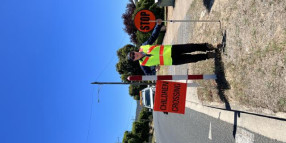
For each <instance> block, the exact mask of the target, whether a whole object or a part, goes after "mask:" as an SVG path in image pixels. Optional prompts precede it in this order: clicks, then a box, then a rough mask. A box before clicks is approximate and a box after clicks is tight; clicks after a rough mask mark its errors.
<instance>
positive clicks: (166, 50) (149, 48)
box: [139, 45, 172, 66]
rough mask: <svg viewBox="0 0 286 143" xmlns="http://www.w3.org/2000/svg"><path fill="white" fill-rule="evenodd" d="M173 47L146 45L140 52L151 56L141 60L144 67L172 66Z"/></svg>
mask: <svg viewBox="0 0 286 143" xmlns="http://www.w3.org/2000/svg"><path fill="white" fill-rule="evenodd" d="M171 51H172V45H144V46H141V47H140V50H139V52H144V53H146V54H151V55H152V56H150V57H148V56H145V57H144V58H142V59H141V60H139V62H140V65H142V66H156V65H172V57H171Z"/></svg>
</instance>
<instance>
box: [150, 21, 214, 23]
mask: <svg viewBox="0 0 286 143" xmlns="http://www.w3.org/2000/svg"><path fill="white" fill-rule="evenodd" d="M149 22H156V20H149ZM162 22H173V23H174V22H220V20H162Z"/></svg>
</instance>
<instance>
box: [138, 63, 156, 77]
mask: <svg viewBox="0 0 286 143" xmlns="http://www.w3.org/2000/svg"><path fill="white" fill-rule="evenodd" d="M140 67H141V69H142V71H143V72H144V74H145V75H155V74H156V70H155V66H151V67H148V66H141V65H140Z"/></svg>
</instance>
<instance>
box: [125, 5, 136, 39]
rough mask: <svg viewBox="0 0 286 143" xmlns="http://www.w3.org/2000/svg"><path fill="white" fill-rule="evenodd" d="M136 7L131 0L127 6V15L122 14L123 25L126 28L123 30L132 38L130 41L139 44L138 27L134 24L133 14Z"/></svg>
mask: <svg viewBox="0 0 286 143" xmlns="http://www.w3.org/2000/svg"><path fill="white" fill-rule="evenodd" d="M135 8H136V6H135V5H134V3H133V2H132V0H129V3H128V4H127V6H126V10H125V13H123V14H122V19H123V24H124V25H125V28H123V30H124V31H125V32H126V33H127V34H128V35H129V36H130V41H131V42H132V43H134V44H136V43H137V39H136V31H137V29H136V27H135V25H134V22H133V17H132V15H133V13H134V10H135Z"/></svg>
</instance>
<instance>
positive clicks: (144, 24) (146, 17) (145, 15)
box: [134, 10, 156, 32]
mask: <svg viewBox="0 0 286 143" xmlns="http://www.w3.org/2000/svg"><path fill="white" fill-rule="evenodd" d="M150 20H154V21H155V20H156V17H155V15H154V14H153V13H152V12H151V11H150V10H140V11H138V12H137V13H136V15H135V18H134V24H135V27H136V28H137V29H138V30H139V31H141V32H149V31H151V30H153V28H154V27H155V25H156V22H150Z"/></svg>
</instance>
